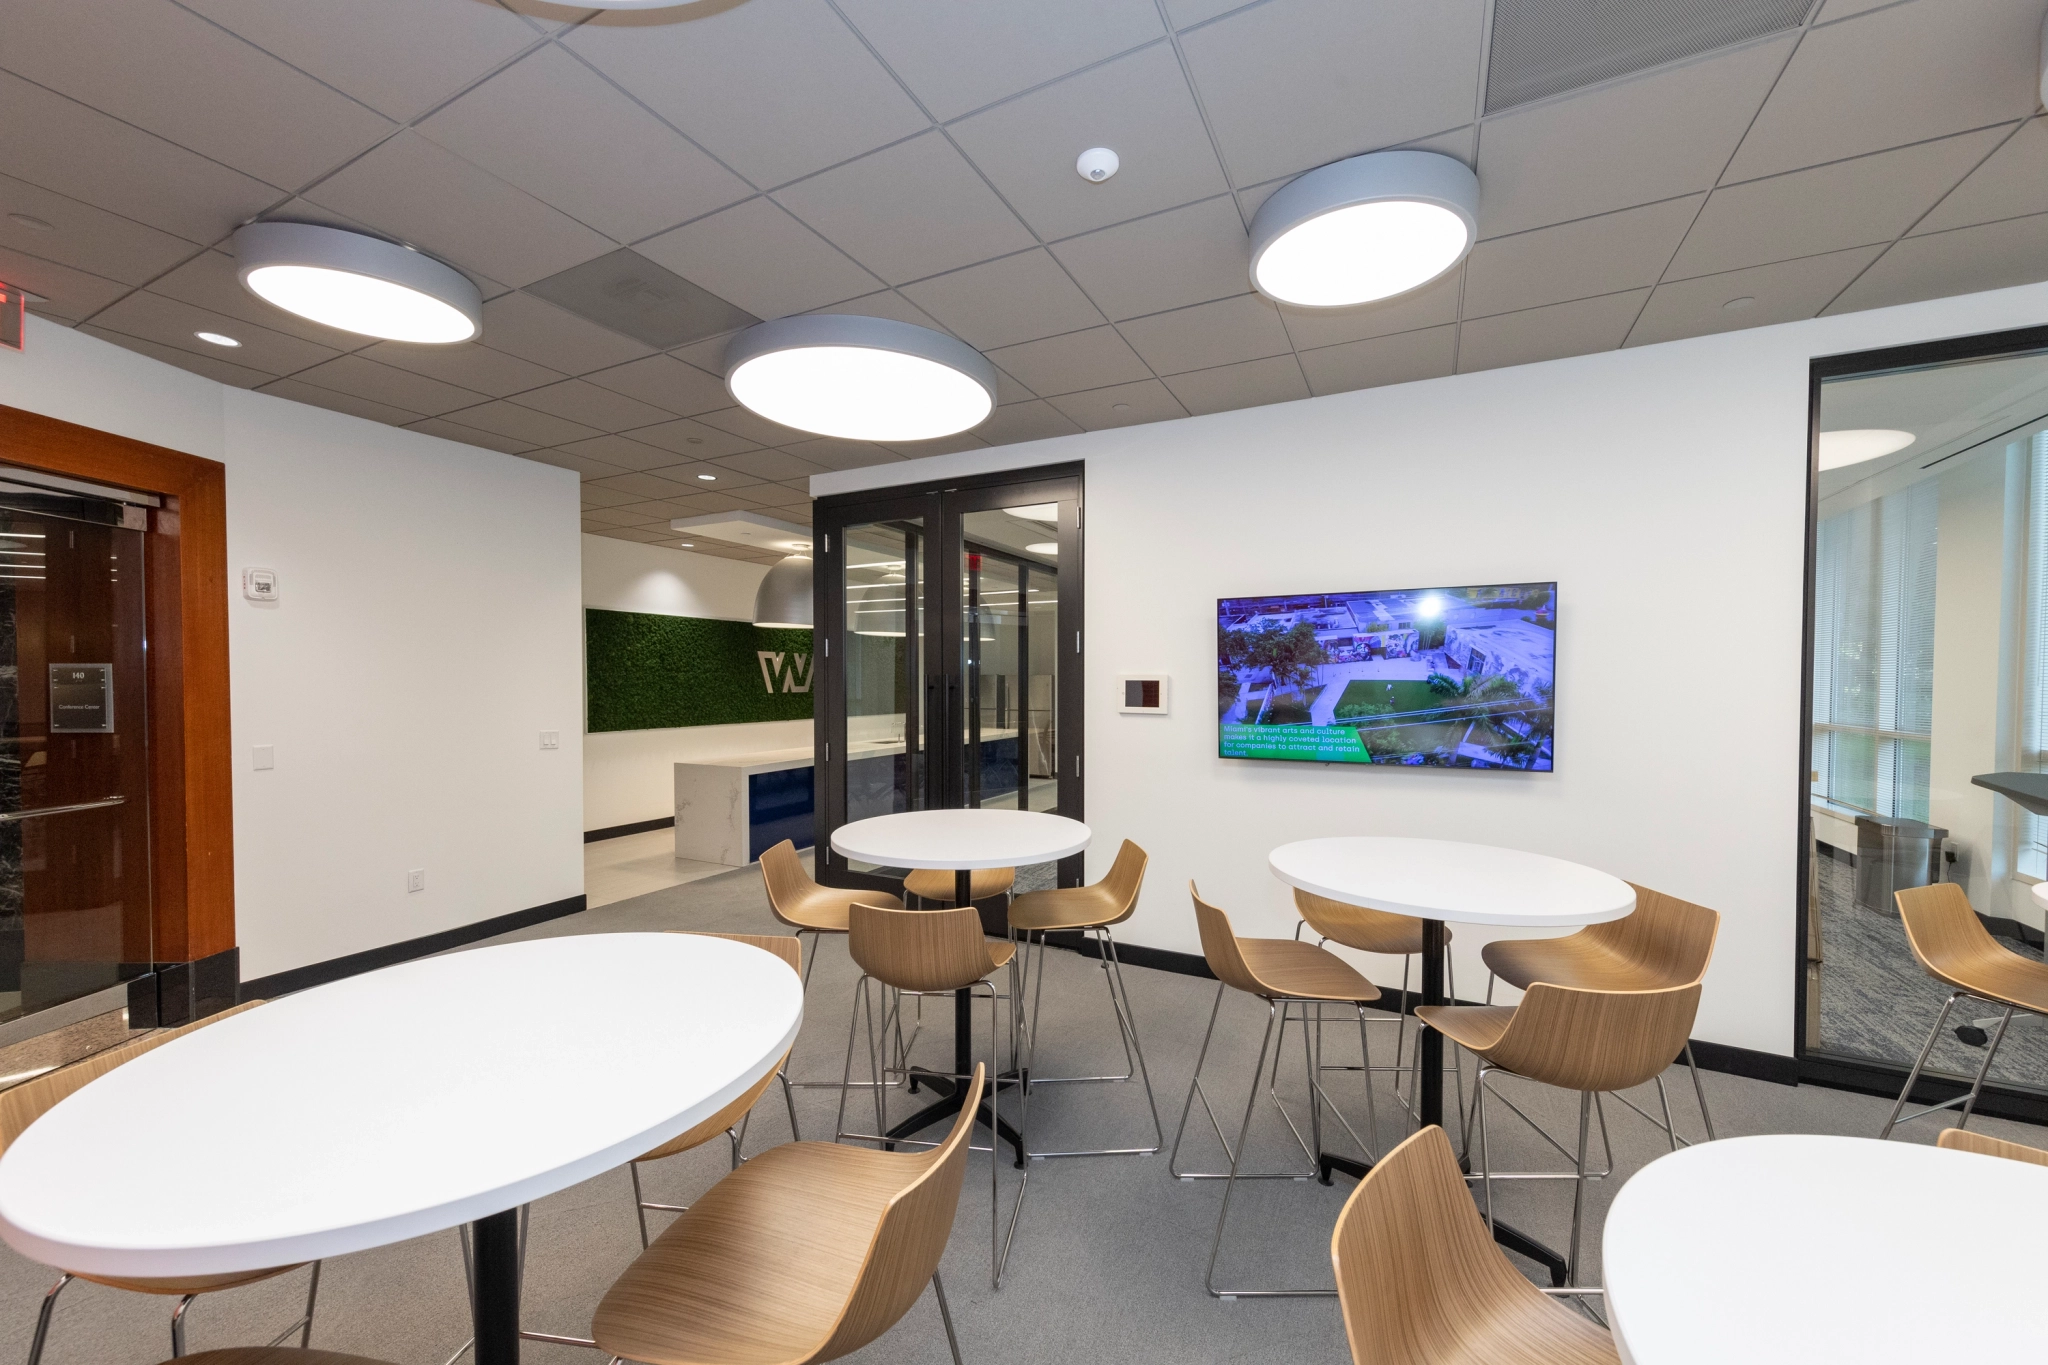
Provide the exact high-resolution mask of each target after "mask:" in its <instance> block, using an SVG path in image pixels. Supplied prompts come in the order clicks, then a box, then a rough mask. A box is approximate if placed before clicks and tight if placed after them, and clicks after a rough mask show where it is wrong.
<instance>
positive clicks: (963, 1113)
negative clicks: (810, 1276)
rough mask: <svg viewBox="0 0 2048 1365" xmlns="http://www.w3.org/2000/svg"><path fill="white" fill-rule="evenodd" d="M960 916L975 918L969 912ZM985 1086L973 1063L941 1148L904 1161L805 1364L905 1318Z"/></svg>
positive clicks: (944, 1218) (945, 1219)
mask: <svg viewBox="0 0 2048 1365" xmlns="http://www.w3.org/2000/svg"><path fill="white" fill-rule="evenodd" d="M855 908H856V909H859V908H860V907H858V906H856V907H855ZM896 913H898V914H918V913H921V912H919V911H915V910H909V911H898V912H896ZM922 913H926V914H930V913H935V912H931V911H925V912H922ZM964 913H966V914H968V915H972V914H973V913H974V912H973V910H971V909H967V910H965V911H964ZM987 1081H988V1067H987V1066H986V1065H984V1064H983V1063H980V1062H977V1063H975V1066H974V1079H973V1080H972V1081H971V1082H969V1084H968V1087H967V1096H966V1100H965V1102H964V1103H962V1104H961V1106H960V1114H959V1117H957V1118H955V1119H954V1120H953V1130H952V1131H951V1132H950V1133H948V1134H947V1135H946V1140H945V1142H943V1143H941V1144H940V1145H939V1146H938V1147H936V1148H934V1149H933V1150H931V1151H929V1152H920V1153H918V1154H917V1155H915V1156H906V1157H903V1158H901V1160H902V1161H903V1162H904V1164H905V1166H906V1168H907V1169H909V1170H910V1171H911V1172H912V1176H911V1179H910V1181H909V1183H908V1184H907V1185H905V1186H904V1188H903V1191H902V1193H900V1194H898V1195H896V1196H895V1197H894V1198H893V1199H891V1200H890V1201H889V1206H888V1208H887V1209H885V1210H884V1211H883V1213H882V1221H881V1223H880V1224H879V1225H878V1226H877V1227H876V1228H875V1239H874V1241H873V1242H871V1243H869V1244H868V1254H867V1259H866V1261H864V1262H863V1263H862V1265H861V1269H860V1278H859V1279H858V1280H857V1281H855V1282H854V1286H853V1293H852V1295H850V1296H849V1297H848V1299H847V1301H846V1308H845V1310H844V1311H843V1312H842V1313H841V1314H840V1318H839V1324H838V1326H836V1327H835V1328H834V1329H833V1331H832V1336H831V1338H830V1339H829V1340H828V1341H827V1342H826V1343H825V1345H824V1346H823V1347H822V1348H820V1349H819V1350H818V1352H817V1353H816V1354H814V1355H812V1356H810V1357H809V1359H811V1360H819V1361H822V1360H834V1359H837V1358H838V1357H840V1356H843V1355H846V1354H847V1353H848V1352H850V1351H857V1350H859V1349H860V1348H861V1347H863V1346H865V1345H867V1344H868V1343H869V1342H871V1341H873V1340H874V1339H875V1338H876V1337H879V1336H881V1335H882V1333H884V1332H886V1331H888V1330H889V1329H890V1328H891V1327H894V1326H895V1325H896V1322H897V1320H898V1319H900V1318H901V1317H902V1316H903V1315H904V1314H905V1313H906V1312H908V1311H910V1306H911V1305H912V1304H914V1303H916V1302H917V1299H918V1296H919V1295H920V1294H922V1293H924V1287H925V1285H926V1284H927V1283H928V1282H929V1281H930V1280H931V1278H932V1276H933V1275H934V1274H936V1273H937V1272H938V1269H939V1257H940V1256H941V1255H942V1254H943V1253H944V1252H945V1250H946V1239H947V1238H948V1237H950V1236H951V1235H952V1232H953V1214H954V1212H955V1211H956V1210H957V1209H958V1208H959V1207H960V1186H961V1183H962V1180H963V1178H964V1177H965V1176H966V1174H967V1139H968V1136H969V1135H970V1134H971V1133H972V1132H973V1131H974V1116H975V1114H976V1112H977V1111H978V1110H979V1109H980V1108H981V1093H982V1089H983V1087H984V1086H985V1085H986V1084H987Z"/></svg>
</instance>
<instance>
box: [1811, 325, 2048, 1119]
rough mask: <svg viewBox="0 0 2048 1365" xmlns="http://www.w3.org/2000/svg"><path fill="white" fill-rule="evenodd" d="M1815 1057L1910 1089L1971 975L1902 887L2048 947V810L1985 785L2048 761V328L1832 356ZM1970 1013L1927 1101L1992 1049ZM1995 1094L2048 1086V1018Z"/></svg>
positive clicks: (2024, 1094)
mask: <svg viewBox="0 0 2048 1365" xmlns="http://www.w3.org/2000/svg"><path fill="white" fill-rule="evenodd" d="M1815 370H1816V376H1815V397H1814V412H1815V432H1816V440H1815V468H1814V471H1813V485H1812V499H1813V509H1814V517H1813V523H1812V539H1811V542H1810V544H1811V556H1810V557H1811V583H1810V586H1811V598H1810V616H1809V622H1810V640H1809V647H1810V650H1811V666H1810V669H1809V673H1808V679H1807V683H1808V698H1809V700H1808V709H1807V734H1806V740H1807V746H1808V759H1807V762H1806V764H1805V768H1806V772H1805V774H1804V777H1805V779H1806V787H1807V798H1808V799H1807V810H1806V822H1807V826H1808V838H1807V842H1806V862H1807V867H1806V872H1805V880H1804V883H1803V895H1802V902H1803V906H1804V924H1803V929H1804V933H1803V936H1802V943H1801V963H1800V968H1801V972H1800V989H1801V992H1802V996H1803V999H1802V1002H1801V1003H1802V1011H1801V1032H1802V1037H1801V1039H1800V1043H1801V1054H1802V1070H1803V1072H1804V1074H1806V1075H1808V1076H1809V1077H1811V1078H1813V1079H1835V1080H1840V1081H1844V1082H1847V1083H1850V1084H1855V1085H1861V1086H1864V1087H1867V1088H1870V1089H1876V1090H1883V1089H1886V1088H1889V1089H1891V1090H1893V1091H1896V1089H1897V1087H1898V1086H1899V1084H1901V1082H1902V1081H1903V1078H1904V1076H1905V1073H1906V1071H1907V1070H1908V1068H1910V1067H1911V1066H1912V1064H1913V1060H1914V1058H1915V1056H1916V1055H1917V1054H1918V1053H1919V1050H1920V1048H1921V1046H1922V1044H1923V1043H1924V1042H1925V1041H1926V1038H1927V1035H1928V1031H1929V1029H1930V1028H1931V1027H1932V1026H1933V1024H1934V1022H1935V1019H1936V1017H1937V1016H1938V1015H1939V1014H1940V1012H1941V1008H1942V1005H1943V1003H1944V1001H1946V1000H1947V998H1948V995H1949V988H1948V987H1947V986H1944V985H1943V984H1942V983H1941V982H1939V981H1937V980H1935V979H1934V978H1933V977H1931V976H1930V975H1929V974H1928V973H1927V972H1926V971H1925V970H1924V969H1923V968H1922V967H1921V966H1920V965H1919V963H1918V962H1917V961H1916V960H1915V959H1914V957H1913V954H1912V950H1911V948H1910V947H1909V945H1908V943H1907V940H1906V935H1905V930H1904V926H1903V924H1902V922H1901V920H1900V917H1899V912H1898V909H1897V907H1896V904H1895V903H1894V901H1893V893H1894V892H1895V891H1898V890H1900V889H1903V888H1907V887H1913V886H1922V885H1926V884H1929V883H1931V882H1953V883H1955V884H1957V885H1958V886H1960V887H1961V888H1962V889H1963V890H1964V891H1965V892H1966V893H1967V894H1968V896H1969V899H1970V904H1971V906H1972V907H1973V908H1974V909H1975V910H1976V912H1977V914H1978V915H1979V916H1980V917H1981V919H1982V920H1983V922H1984V924H1985V925H1986V927H1987V928H1989V929H1990V931H1991V932H1992V933H1993V934H1994V935H1996V936H1997V937H1998V940H1999V943H2000V945H2001V946H2002V947H2005V948H2009V949H2011V950H2012V951H2014V952H2017V953H2021V954H2023V955H2025V956H2028V957H2032V958H2035V959H2039V958H2040V957H2041V943H2042V935H2041V928H2042V922H2043V912H2042V909H2041V906H2040V904H2039V903H2037V902H2036V901H2035V899H2034V896H2033V894H2032V893H2033V888H2034V887H2035V886H2036V885H2037V884H2039V883H2040V882H2041V881H2042V879H2043V878H2044V877H2048V819H2044V818H2043V817H2041V816H2039V815H2035V814H2032V813H2029V812H2028V811H2027V810H2025V809H2023V808H2022V807H2021V806H2020V805H2018V804H2017V803H2015V802H2014V801H2013V800H2011V799H2009V798H2007V797H2005V796H2002V795H1998V794H1996V793H1995V792H1994V791H1992V790H1991V789H1989V788H1987V787H1986V786H1983V785H1981V784H1979V783H1977V782H1976V781H1974V779H1976V778H1978V777H1985V776H1989V775H1992V774H1999V773H2029V774H2032V773H2048V331H2043V332H2029V333H2025V334H2013V335H2007V336H2002V337H1987V338H1975V339H1971V340H1968V341H1963V342H1946V343H1937V344H1934V345H1930V346H1926V347H1915V348H1904V349H1901V350H1898V351H1891V352H1880V353H1873V354H1870V355H1865V356H1849V357H1837V358H1833V359H1830V360H1828V361H1824V362H1819V363H1817V364H1816V366H1815ZM1992 1013H1993V1011H1992V1010H1991V1009H1990V1007H1988V1006H1984V1005H1978V1006H1976V1007H1974V1008H1965V1007H1964V1006H1963V1005H1959V1006H1958V1007H1957V1009H1956V1010H1955V1012H1954V1013H1953V1014H1952V1015H1951V1017H1950V1019H1949V1020H1948V1026H1947V1027H1945V1028H1944V1029H1943V1031H1942V1033H1941V1034H1940V1035H1939V1036H1938V1037H1937V1038H1936V1040H1935V1042H1934V1045H1933V1048H1932V1051H1931V1052H1930V1053H1929V1056H1928V1062H1927V1066H1928V1070H1929V1072H1930V1073H1931V1074H1932V1080H1931V1082H1930V1083H1929V1084H1928V1085H1927V1086H1926V1087H1925V1090H1926V1093H1925V1094H1924V1095H1923V1096H1922V1097H1921V1098H1923V1099H1941V1098H1946V1097H1947V1096H1949V1095H1951V1094H1954V1093H1958V1092H1959V1091H1960V1089H1962V1088H1963V1086H1964V1085H1965V1084H1966V1083H1967V1080H1968V1078H1970V1077H1972V1076H1974V1075H1975V1074H1976V1072H1977V1069H1978V1067H1979V1066H1980V1064H1981V1063H1982V1062H1983V1061H1984V1059H1985V1057H1986V1055H1987V1045H1988V1042H1989V1038H1988V1033H1989V1031H1990V1030H1991V1029H1992V1028H1993V1027H1994V1026H1995V1021H1993V1020H1985V1019H1981V1018H1979V1017H1977V1016H1983V1015H1989V1014H1992ZM1988 1077H1989V1081H1990V1083H1991V1084H1992V1085H1994V1086H1997V1087H2000V1089H2001V1090H2002V1092H2003V1093H2002V1094H2000V1095H1998V1096H1995V1097H1993V1098H1992V1099H1991V1101H1990V1105H1989V1107H1991V1108H1993V1109H1994V1110H1996V1109H2000V1108H2001V1107H2002V1108H2003V1110H2004V1111H2005V1112H2022V1111H2026V1110H2030V1109H2033V1108H2034V1107H2035V1106H2037V1105H2038V1104H2039V1102H2040V1100H2041V1099H2043V1098H2048V1020H2042V1019H2039V1018H2032V1017H2028V1016H2024V1015H2020V1016H2016V1017H2015V1019H2014V1021H2013V1023H2012V1025H2011V1028H2010V1030H2009V1031H2008V1032H2007V1034H2006V1036H2005V1038H2004V1040H2003V1042H2002V1044H2001V1046H2000V1047H1999V1048H1998V1051H1997V1053H1996V1056H1995V1057H1994V1059H1993V1061H1992V1065H1991V1069H1990V1072H1989V1073H1988Z"/></svg>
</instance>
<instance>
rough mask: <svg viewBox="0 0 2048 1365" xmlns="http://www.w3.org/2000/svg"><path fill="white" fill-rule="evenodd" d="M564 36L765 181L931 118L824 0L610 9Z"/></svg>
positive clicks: (804, 171)
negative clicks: (655, 12)
mask: <svg viewBox="0 0 2048 1365" xmlns="http://www.w3.org/2000/svg"><path fill="white" fill-rule="evenodd" d="M704 8H706V9H707V10H710V9H711V7H709V6H705V7H704ZM665 17H666V16H664V18H665ZM562 41H563V42H565V43H566V44H567V45H568V46H569V47H570V48H571V49H572V50H574V51H575V52H576V53H578V54H579V55H580V56H582V57H584V58H585V59H586V60H588V61H589V62H590V63H591V64H592V65H594V66H596V67H597V68H598V70H600V71H602V72H604V73H605V74H606V75H607V76H610V77H611V78H612V79H613V80H615V81H617V82H618V83H619V84H620V85H622V86H624V87H625V88H626V90H627V91H628V92H629V93H631V94H632V95H634V96H635V97H637V98H638V99H640V100H641V101H643V102H644V103H645V104H646V105H647V106H648V107H649V108H651V109H653V110H654V112H656V113H657V114H660V115H661V116H662V117H663V118H664V119H666V120H668V122H670V123H671V124H673V125H675V126H676V127H678V128H680V129H682V130H683V131H684V132H685V133H688V134H689V135H690V137H691V138H693V139H695V140H696V142H697V143H698V144H699V145H701V146H702V147H704V148H705V149H706V150H707V151H709V152H710V153H711V154H712V155H713V156H716V157H718V158H719V159H720V160H721V161H723V162H725V164H726V165H728V166H731V167H732V168H733V169H734V170H736V171H738V172H739V173H740V174H741V175H743V176H745V177H747V179H749V180H751V181H752V182H753V183H754V184H756V185H758V186H763V187H765V186H771V185H779V184H783V183H784V182H786V181H790V180H794V179H796V178H797V177H798V176H803V175H808V174H810V173H811V172H813V171H817V170H822V169H823V168H825V167H827V166H831V165H836V164H837V163H839V162H842V161H845V160H848V159H849V158H852V157H856V156H859V155H860V154H861V153H863V152H868V151H872V150H874V149H875V148H876V147H880V146H883V145H884V144H886V143H890V142H894V141H895V140H896V139H898V138H903V137H908V136H910V135H911V134H912V133H915V132H917V131H918V130H919V129H921V128H925V127H929V126H930V120H929V119H927V118H926V117H925V116H924V114H922V113H921V112H919V110H918V108H917V105H916V104H915V103H913V102H912V101H911V99H910V97H909V96H908V95H906V94H904V93H903V90H902V88H901V87H900V86H898V85H897V84H896V82H895V81H894V80H893V79H891V78H890V76H889V73H888V71H887V70H886V69H884V68H883V66H882V64H881V63H880V62H878V61H876V60H875V57H874V54H873V53H871V52H869V51H868V49H867V46H866V45H865V44H864V43H862V42H861V40H860V39H859V38H858V37H856V36H855V35H854V34H853V32H852V31H851V30H849V29H848V28H847V27H846V25H845V24H843V23H842V22H840V20H839V17H838V16H837V15H836V14H834V13H833V11H832V9H831V7H830V6H829V5H827V4H825V3H824V0H747V3H745V4H741V5H734V6H730V7H727V8H723V9H716V10H711V12H708V13H705V14H703V15H702V16H692V17H690V18H689V19H687V20H686V21H684V22H652V21H649V20H648V19H647V18H645V17H642V16H634V15H623V14H606V15H600V16H599V17H597V18H595V19H593V20H591V21H590V22H589V23H586V24H583V25H581V26H579V27H578V28H577V29H576V31H575V32H574V33H571V34H569V35H568V36H567V37H566V38H564V39H563V40H562Z"/></svg>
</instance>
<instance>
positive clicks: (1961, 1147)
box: [1934, 1128, 2048, 1166]
mask: <svg viewBox="0 0 2048 1365" xmlns="http://www.w3.org/2000/svg"><path fill="white" fill-rule="evenodd" d="M1934 1145H1935V1146H1937V1147H1946V1148H1948V1149H1949V1150H1950V1151H1951V1152H1976V1153H1978V1154H1979V1155H1981V1156H1997V1157H2004V1158H2005V1159H2006V1160H2007V1161H2024V1162H2027V1163H2029V1164H2030V1165H2034V1166H2048V1152H2044V1151H2042V1150H2041V1149H2040V1148H2039V1147H2029V1146H2027V1145H2026V1144H2025V1143H2023V1142H2007V1141H2006V1140H2005V1139H2004V1138H1995V1137H1986V1136H1984V1134H1982V1133H1973V1132H1971V1131H1970V1130H1969V1129H1967V1128H1944V1129H1942V1130H1941V1136H1940V1137H1938V1138H1936V1139H1935V1140H1934Z"/></svg>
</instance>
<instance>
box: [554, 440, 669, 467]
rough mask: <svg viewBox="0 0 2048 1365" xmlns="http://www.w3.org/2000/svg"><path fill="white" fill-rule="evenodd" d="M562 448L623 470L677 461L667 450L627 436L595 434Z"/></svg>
mask: <svg viewBox="0 0 2048 1365" xmlns="http://www.w3.org/2000/svg"><path fill="white" fill-rule="evenodd" d="M561 449H563V450H566V451H568V452H569V453H570V454H571V455H580V456H582V457H583V458H584V459H587V460H602V461H604V462H605V463H606V464H608V465H611V466H612V467H614V468H615V469H621V470H648V469H659V468H660V467H661V466H663V465H666V464H674V463H675V461H676V457H675V456H673V455H671V454H670V453H669V452H667V451H666V450H660V449H657V448H655V447H654V446H651V445H646V444H643V443H642V442H639V441H635V440H633V439H632V438H631V437H627V436H593V437H591V438H590V439H589V440H587V441H570V442H569V443H568V444H566V445H564V446H562V447H561Z"/></svg>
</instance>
